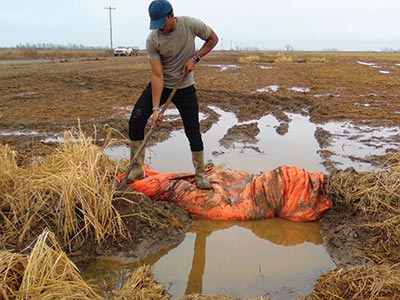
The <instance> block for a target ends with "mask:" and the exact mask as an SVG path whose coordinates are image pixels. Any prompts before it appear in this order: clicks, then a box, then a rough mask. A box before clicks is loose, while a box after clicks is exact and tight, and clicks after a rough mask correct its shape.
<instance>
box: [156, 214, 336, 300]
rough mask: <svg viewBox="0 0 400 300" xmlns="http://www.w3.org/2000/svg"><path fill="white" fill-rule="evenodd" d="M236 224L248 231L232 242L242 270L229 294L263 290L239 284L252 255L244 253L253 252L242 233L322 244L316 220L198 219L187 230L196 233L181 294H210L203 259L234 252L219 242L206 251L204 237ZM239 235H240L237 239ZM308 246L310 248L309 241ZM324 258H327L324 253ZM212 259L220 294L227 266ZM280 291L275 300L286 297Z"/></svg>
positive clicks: (288, 243)
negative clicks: (205, 280)
mask: <svg viewBox="0 0 400 300" xmlns="http://www.w3.org/2000/svg"><path fill="white" fill-rule="evenodd" d="M235 227H241V228H245V229H247V231H242V235H239V236H237V237H236V238H235V242H236V243H237V244H236V245H235V247H236V248H237V249H236V252H240V253H241V256H242V258H243V259H242V260H241V261H234V263H235V264H236V265H238V266H239V267H237V268H236V269H237V270H238V271H239V272H241V271H242V272H243V273H240V275H239V274H238V276H237V278H238V279H239V280H237V284H238V286H237V287H238V288H237V290H234V289H231V293H232V295H233V296H246V297H247V296H251V297H253V296H261V295H262V294H263V293H264V292H263V291H264V286H261V289H260V290H258V291H256V292H255V293H254V291H252V287H254V285H248V286H246V285H241V282H242V281H243V280H245V278H246V277H248V276H249V275H248V274H244V273H245V269H246V267H245V266H240V265H242V264H251V261H252V258H251V257H245V256H246V255H250V256H252V255H253V254H252V252H251V251H252V250H254V249H251V246H252V245H251V244H250V243H243V242H245V240H242V238H243V235H249V233H250V232H252V233H253V234H254V235H255V236H256V237H258V238H259V239H262V240H266V241H269V242H271V243H273V244H274V245H282V246H294V245H298V244H302V243H304V242H310V243H312V244H314V245H321V244H322V237H321V234H320V224H319V223H318V222H310V223H297V222H290V221H286V220H283V219H279V218H276V219H268V220H258V221H247V222H237V221H212V220H198V221H196V223H195V225H194V226H193V227H192V228H191V229H190V232H193V233H195V241H194V252H193V259H192V265H191V269H190V273H189V275H188V279H187V285H186V289H185V292H184V294H191V293H210V291H211V290H210V289H209V288H208V287H207V286H205V288H203V277H207V276H208V274H206V258H207V257H209V258H211V259H212V256H219V255H218V252H219V253H222V255H224V254H223V253H224V252H225V255H227V256H230V255H232V254H233V253H232V252H229V251H228V250H229V249H228V248H226V247H224V245H218V248H215V247H213V246H212V247H208V248H209V249H211V250H212V253H209V254H207V239H208V238H209V237H210V236H211V235H212V234H213V233H216V232H217V231H225V233H227V231H229V229H230V228H235ZM234 231H235V230H234ZM241 236H242V238H240V237H241ZM256 240H257V239H256ZM211 243H212V242H211ZM264 246H266V247H264V248H265V250H266V251H267V250H268V248H272V247H274V246H273V245H271V244H269V245H268V244H265V245H264ZM249 247H250V252H249ZM309 247H312V246H311V244H310V246H309ZM242 248H243V249H242ZM246 248H247V250H246ZM322 248H323V247H322ZM311 253H312V251H311ZM267 255H268V254H267ZM271 255H272V254H271ZM297 255H299V256H300V257H301V256H302V255H301V254H300V253H298V254H297ZM253 258H254V257H253ZM275 258H276V259H278V256H276V257H275ZM275 258H273V259H275ZM326 258H328V257H327V256H326ZM256 260H257V261H258V262H260V263H258V269H257V268H255V269H253V274H252V275H250V277H253V278H249V279H250V280H249V281H257V280H258V279H257V277H259V275H260V273H262V270H261V265H262V263H261V261H262V259H260V256H258V258H256ZM215 261H216V262H215V263H214V266H213V267H214V269H217V270H219V271H218V278H214V279H213V280H212V281H213V285H215V286H217V287H218V288H217V289H216V290H214V293H220V292H222V290H223V289H225V288H227V287H229V286H228V285H226V284H227V282H225V285H224V284H223V283H222V282H223V281H226V280H224V279H223V277H224V275H225V273H226V272H225V270H226V267H227V266H225V265H223V264H222V261H221V260H220V259H218V260H215ZM312 261H313V259H311V264H310V267H311V268H313V263H312ZM215 264H217V265H215ZM318 264H319V262H318V260H317V263H316V265H317V266H318ZM326 264H327V269H326V270H328V269H329V268H333V264H332V263H331V261H330V259H329V258H328V259H327V261H326ZM280 268H283V269H286V268H285V266H284V263H282V264H281V266H280ZM256 271H258V272H256ZM270 271H272V270H270ZM155 272H156V276H157V268H155ZM228 272H229V271H228ZM265 275H267V274H264V276H265ZM264 278H265V277H264ZM309 279H310V278H309V277H306V278H303V281H304V283H307V282H308V281H309ZM216 281H217V282H216ZM229 281H230V285H231V286H234V284H236V283H234V284H232V281H231V280H229ZM219 283H221V285H219ZM283 284H286V282H283ZM209 290H210V291H209ZM211 293H212V292H211ZM252 293H253V294H252ZM279 294H281V295H279ZM283 294H284V292H283V291H280V292H278V293H276V297H275V299H278V298H277V297H283V298H282V299H288V298H287V297H288V295H283ZM297 296H298V295H297ZM297 296H296V297H297Z"/></svg>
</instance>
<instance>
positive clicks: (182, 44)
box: [146, 17, 211, 88]
mask: <svg viewBox="0 0 400 300" xmlns="http://www.w3.org/2000/svg"><path fill="white" fill-rule="evenodd" d="M177 20H178V27H177V28H176V29H175V30H174V31H173V32H169V33H161V32H160V31H158V30H153V31H151V32H150V34H149V36H148V37H147V40H146V50H147V53H148V56H149V58H150V59H161V62H162V64H163V72H164V86H165V87H167V88H173V87H174V86H175V84H176V82H177V81H178V79H179V77H180V75H181V74H182V70H183V66H184V65H185V63H186V62H187V60H188V59H189V58H190V57H191V56H192V55H193V54H194V52H195V38H196V37H199V38H201V39H202V40H206V39H207V38H208V37H209V36H210V34H211V28H210V27H209V26H207V25H206V24H204V23H203V22H202V21H201V20H199V19H195V18H191V17H177ZM193 73H194V72H191V73H190V74H189V75H188V76H187V77H186V78H185V79H184V81H183V82H182V83H181V84H180V85H179V88H185V87H188V86H191V85H193V84H194V74H193Z"/></svg>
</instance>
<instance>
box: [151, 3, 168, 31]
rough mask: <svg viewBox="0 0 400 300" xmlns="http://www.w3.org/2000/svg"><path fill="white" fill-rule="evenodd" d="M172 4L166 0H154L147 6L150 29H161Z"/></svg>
mask: <svg viewBox="0 0 400 300" xmlns="http://www.w3.org/2000/svg"><path fill="white" fill-rule="evenodd" d="M171 11H172V5H171V3H169V2H168V1H167V0H154V1H152V2H151V3H150V6H149V15H150V29H161V28H163V27H164V26H165V23H166V22H167V17H168V14H169V13H170V12H171Z"/></svg>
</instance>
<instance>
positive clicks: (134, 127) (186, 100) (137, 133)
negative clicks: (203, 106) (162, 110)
mask: <svg viewBox="0 0 400 300" xmlns="http://www.w3.org/2000/svg"><path fill="white" fill-rule="evenodd" d="M171 92H172V89H168V88H164V89H163V92H162V95H161V103H160V105H162V104H164V103H165V102H166V101H167V99H168V96H169V94H170V93H171ZM172 103H174V104H175V106H176V108H177V109H178V111H179V114H180V115H181V118H182V121H183V126H184V127H185V134H186V137H187V138H188V140H189V144H190V150H191V151H203V149H204V148H203V141H202V139H201V133H200V123H199V105H198V103H197V97H196V89H195V87H194V85H192V86H189V87H187V88H184V89H178V90H177V91H176V94H175V96H174V98H173V99H172ZM152 108H153V104H152V96H151V84H148V85H147V87H146V89H145V90H144V91H143V93H142V94H141V95H140V97H139V100H138V101H137V103H136V104H135V107H134V108H133V110H132V114H131V118H130V119H129V138H130V139H131V140H132V141H140V140H143V139H144V130H145V127H146V124H147V120H148V119H149V118H150V116H151V115H152V114H153V110H152Z"/></svg>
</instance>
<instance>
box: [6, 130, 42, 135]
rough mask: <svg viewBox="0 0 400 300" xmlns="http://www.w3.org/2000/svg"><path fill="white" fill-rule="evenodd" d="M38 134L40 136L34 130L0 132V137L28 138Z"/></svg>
mask: <svg viewBox="0 0 400 300" xmlns="http://www.w3.org/2000/svg"><path fill="white" fill-rule="evenodd" d="M38 134H40V132H39V131H36V130H15V131H14V130H0V135H2V136H13V135H15V136H25V135H26V136H29V135H38Z"/></svg>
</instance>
